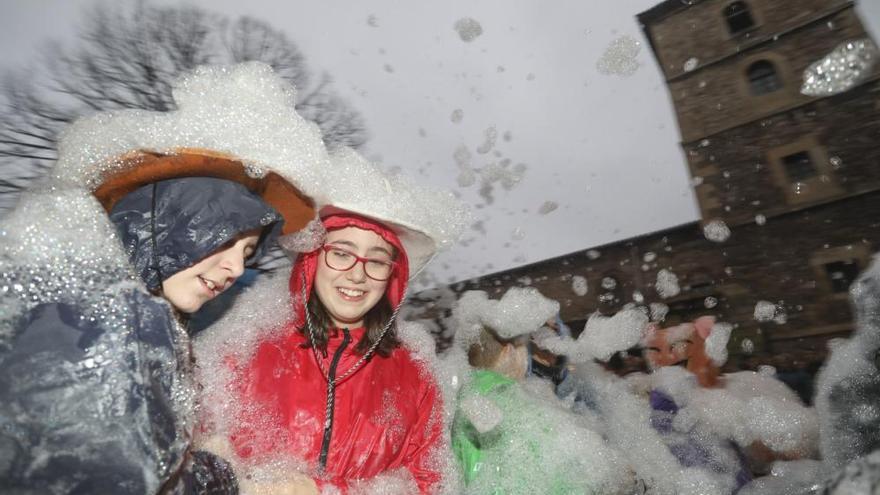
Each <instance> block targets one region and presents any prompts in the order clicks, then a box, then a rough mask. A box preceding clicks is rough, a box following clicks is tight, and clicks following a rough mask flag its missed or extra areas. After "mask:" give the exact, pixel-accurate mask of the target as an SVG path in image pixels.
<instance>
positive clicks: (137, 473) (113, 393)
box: [0, 296, 182, 495]
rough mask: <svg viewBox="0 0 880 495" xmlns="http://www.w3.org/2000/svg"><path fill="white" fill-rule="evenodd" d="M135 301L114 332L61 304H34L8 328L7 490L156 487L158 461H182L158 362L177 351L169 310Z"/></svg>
mask: <svg viewBox="0 0 880 495" xmlns="http://www.w3.org/2000/svg"><path fill="white" fill-rule="evenodd" d="M144 298H146V299H149V296H144ZM138 299H139V297H138V296H135V297H134V298H131V297H126V298H125V299H124V301H127V302H129V303H131V304H126V306H128V307H127V308H120V312H121V314H122V315H126V316H125V322H124V324H122V325H121V326H119V327H117V328H116V330H117V331H116V334H111V332H112V330H111V329H112V328H114V327H112V326H107V325H103V324H102V323H101V322H100V321H97V320H96V319H92V318H87V317H84V316H83V314H82V311H81V310H79V309H78V308H77V307H75V306H72V305H69V304H63V303H48V304H42V305H39V306H37V307H35V308H34V309H32V310H31V311H30V312H29V313H28V314H26V315H25V317H24V318H22V319H21V320H19V322H18V323H17V324H16V325H15V328H13V329H12V335H13V337H12V340H11V341H9V343H8V344H7V345H6V346H5V347H4V348H3V349H2V350H0V487H3V489H4V490H6V489H8V490H11V492H13V493H19V492H21V493H41V494H42V493H46V494H55V493H84V494H85V493H114V494H121V495H123V494H124V495H129V494H147V493H154V492H155V491H156V490H155V488H157V486H158V485H160V484H161V483H162V482H163V476H164V475H166V474H167V471H163V467H162V466H163V465H167V464H173V463H175V462H177V461H179V458H180V457H181V456H182V450H181V449H180V448H179V440H180V439H179V437H180V435H179V430H178V429H177V426H178V425H177V423H176V421H177V419H176V418H175V416H174V414H173V413H172V412H171V411H172V408H171V406H170V400H169V397H170V395H171V392H172V391H171V388H172V387H171V382H172V380H173V379H172V378H171V377H169V376H166V375H168V374H169V373H168V369H169V366H168V365H167V364H162V363H161V361H166V360H167V356H168V355H173V353H174V350H173V349H172V348H169V346H171V347H173V345H174V341H173V339H172V337H171V336H172V334H171V332H170V329H171V327H170V326H169V320H170V318H171V316H170V314H169V312H168V311H167V309H165V308H163V307H161V305H160V304H158V303H155V302H153V301H147V303H146V304H145V303H144V301H142V300H138ZM120 329H121V330H120ZM129 330H130V331H129ZM163 350H164V351H165V352H162V351H163ZM102 352H103V354H102ZM108 353H109V354H108ZM169 353H170V354H169ZM102 356H104V357H103V359H102ZM106 356H112V357H111V358H109V362H108V358H107V357H106ZM152 356H155V357H156V358H155V359H154V358H153V357H152ZM173 367H174V368H176V365H174V366H173ZM166 469H167V466H166ZM0 491H2V490H0Z"/></svg>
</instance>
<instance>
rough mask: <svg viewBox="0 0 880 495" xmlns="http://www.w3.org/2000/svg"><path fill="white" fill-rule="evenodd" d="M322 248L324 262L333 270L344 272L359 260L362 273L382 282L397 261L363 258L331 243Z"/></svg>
mask: <svg viewBox="0 0 880 495" xmlns="http://www.w3.org/2000/svg"><path fill="white" fill-rule="evenodd" d="M321 249H323V250H324V263H326V264H327V267H329V268H332V269H333V270H336V271H340V272H346V271H348V270H351V269H352V268H354V265H356V264H358V262H361V263H363V264H364V273H365V274H366V275H367V276H368V277H370V278H371V279H373V280H376V281H378V282H384V281H386V280H388V279H389V278H391V274H392V273H393V272H394V267H395V266H397V263H395V262H393V261H386V260H380V259H376V258H363V257H361V256H358V255H356V254H354V253H352V252H351V251H349V250H347V249H343V248H341V247H338V246H334V245H332V244H325V245H323V246H321Z"/></svg>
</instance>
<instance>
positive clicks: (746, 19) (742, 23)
mask: <svg viewBox="0 0 880 495" xmlns="http://www.w3.org/2000/svg"><path fill="white" fill-rule="evenodd" d="M724 18H725V20H727V29H729V30H730V34H737V33H741V32H743V31H745V30H747V29H750V28H751V27H752V26H754V25H755V20H754V19H752V14H751V12H749V6H748V5H746V3H745V2H733V3H731V4H730V5H728V6H727V7H725V8H724Z"/></svg>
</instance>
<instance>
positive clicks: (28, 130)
mask: <svg viewBox="0 0 880 495" xmlns="http://www.w3.org/2000/svg"><path fill="white" fill-rule="evenodd" d="M251 60H259V61H262V62H265V63H268V64H269V65H271V66H272V67H273V68H274V69H275V70H276V71H277V72H278V73H279V74H280V75H281V76H282V77H284V78H285V79H287V80H289V81H291V82H292V83H293V84H294V85H295V86H296V87H297V92H298V99H297V110H298V111H299V112H300V113H301V114H302V115H303V116H304V117H305V118H307V119H309V120H312V121H314V122H315V123H316V124H317V125H318V126H319V127H320V128H321V130H322V131H323V133H324V141H325V143H327V145H328V146H331V147H333V146H338V145H347V146H351V147H355V148H357V147H360V146H362V145H363V144H364V143H365V142H366V140H367V130H366V125H365V123H364V120H363V118H362V117H361V116H360V114H359V113H358V112H357V111H356V110H355V109H354V108H352V107H351V106H350V105H349V104H348V103H347V102H345V101H344V100H343V99H341V98H340V97H339V96H337V95H336V94H335V93H334V92H333V90H332V89H331V86H332V78H330V76H329V75H328V74H321V76H320V78H318V80H317V83H313V80H312V77H311V73H310V71H309V68H308V66H307V64H306V61H305V56H304V55H303V54H302V52H301V51H300V50H299V48H298V47H297V46H296V44H295V43H293V42H292V41H290V40H289V39H288V38H287V36H286V35H285V34H284V33H283V32H281V31H279V30H277V29H275V28H273V27H272V26H271V25H269V24H268V23H265V22H263V21H260V20H257V19H254V18H251V17H241V18H238V19H229V18H226V17H224V16H222V15H218V14H216V13H212V12H208V11H205V10H202V9H199V8H195V7H176V6H175V7H165V6H158V5H152V4H150V3H149V2H147V1H140V2H138V3H136V4H134V5H131V4H122V3H118V4H117V3H112V4H111V3H107V4H101V5H99V6H96V7H92V8H91V9H90V10H89V11H87V16H86V21H85V23H84V25H83V26H81V30H80V34H79V36H78V41H77V42H76V43H75V44H73V45H69V46H62V45H60V44H58V43H55V44H54V45H51V46H50V47H49V48H48V49H47V50H46V53H45V57H44V61H43V62H42V63H41V64H40V65H38V66H37V67H36V68H37V69H39V70H34V71H31V72H19V73H10V74H6V75H4V77H3V79H2V85H0V112H2V113H3V118H2V119H0V177H2V179H0V213H2V211H3V209H4V205H8V204H11V203H13V202H14V199H11V198H8V197H7V196H10V195H14V194H17V193H18V192H20V191H22V190H23V189H25V188H26V187H27V185H28V184H29V183H31V182H32V181H34V180H36V179H37V178H39V177H40V176H42V175H43V174H44V173H45V172H46V171H47V170H48V169H49V168H51V166H52V165H53V163H54V161H55V160H56V159H57V152H56V146H57V140H58V135H59V133H60V132H61V131H62V129H63V128H64V127H65V126H67V125H68V124H69V123H71V122H73V121H74V120H76V119H77V118H79V117H81V116H84V115H89V114H92V113H95V112H99V111H107V110H119V109H127V108H138V109H146V110H155V111H168V110H173V109H174V100H173V98H172V94H171V90H172V87H173V83H174V81H175V80H176V79H177V78H178V77H180V75H182V74H183V73H185V72H187V71H190V70H192V69H194V68H195V67H197V66H199V65H202V64H207V63H214V64H231V63H238V62H245V61H251ZM273 256H274V257H267V258H266V261H265V262H263V263H262V264H261V265H262V266H264V267H270V268H268V269H271V267H275V266H276V265H277V266H281V265H283V264H285V263H286V258H284V257H283V254H281V255H278V254H277V253H276V254H274V255H273Z"/></svg>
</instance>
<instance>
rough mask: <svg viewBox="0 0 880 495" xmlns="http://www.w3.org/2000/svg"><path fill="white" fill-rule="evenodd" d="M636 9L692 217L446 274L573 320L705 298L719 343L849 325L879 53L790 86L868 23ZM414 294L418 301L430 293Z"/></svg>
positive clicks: (770, 345) (870, 212)
mask: <svg viewBox="0 0 880 495" xmlns="http://www.w3.org/2000/svg"><path fill="white" fill-rule="evenodd" d="M638 19H639V22H640V23H641V25H642V27H643V29H644V31H645V34H646V36H647V38H648V40H649V42H650V45H651V48H652V50H653V53H654V55H655V57H656V59H657V61H658V63H659V65H660V67H661V69H662V73H663V76H664V77H665V79H666V83H667V86H668V88H669V93H670V96H671V98H672V102H673V105H674V107H675V112H676V116H677V119H678V123H679V128H680V131H681V136H682V142H681V146H682V148H683V150H684V153H685V156H686V157H687V166H688V168H689V170H690V173H691V176H692V177H693V178H694V184H695V186H694V189H695V194H696V196H697V200H698V203H699V206H700V211H701V220H700V222H695V223H692V224H687V225H682V226H679V227H676V228H672V229H669V230H666V231H662V232H656V233H651V234H647V235H644V236H641V237H638V238H634V239H628V240H624V241H620V242H615V243H612V244H609V245H605V246H599V247H593V248H590V249H586V250H584V251H581V252H576V253H572V254H568V255H565V256H561V257H557V258H553V259H548V260H544V261H541V262H538V263H534V264H531V265H528V266H523V267H518V268H516V269H512V270H508V271H504V272H499V273H494V274H491V275H487V276H484V277H481V278H479V279H474V280H469V281H465V282H462V283H459V284H456V285H455V286H453V287H451V289H452V290H453V291H455V292H457V293H458V292H461V291H464V290H471V289H480V290H487V291H489V292H490V294H493V293H494V294H501V293H503V292H504V291H505V290H506V289H507V288H508V287H510V286H513V285H531V286H533V287H536V288H537V289H539V290H540V291H541V292H542V293H543V294H544V295H546V296H548V297H551V298H554V299H556V300H559V301H560V302H561V304H562V317H563V319H564V320H566V321H569V322H572V323H573V324H574V327H575V328H576V329H579V328H580V327H582V322H583V321H584V320H585V319H586V318H587V316H588V315H589V314H591V313H593V312H595V311H600V312H603V313H611V312H614V311H617V310H619V309H620V308H621V307H622V306H623V305H625V304H627V303H630V302H636V303H643V304H652V303H653V304H654V305H655V308H659V307H661V306H657V305H658V304H662V305H665V306H666V307H668V313H667V317H666V322H667V323H669V324H674V323H676V322H678V321H682V320H687V319H690V318H693V317H694V316H697V315H701V314H715V315H717V316H718V318H719V319H721V320H724V321H728V322H731V323H733V324H734V325H735V330H734V332H733V335H732V338H731V344H730V345H731V351H732V352H734V353H738V352H741V351H743V350H745V351H747V352H754V353H757V354H759V355H760V354H768V353H775V352H780V351H781V350H785V351H786V352H798V351H799V350H800V351H803V352H812V356H813V357H814V359H820V358H821V355H822V353H824V349H825V346H826V342H827V340H828V339H829V338H833V337H837V336H844V335H846V334H847V333H848V332H849V331H850V330H851V329H852V319H851V314H850V310H849V305H848V300H847V287H848V285H849V282H851V281H852V280H853V278H854V277H855V276H856V274H857V273H858V271H859V270H861V269H863V268H864V267H865V266H866V265H867V263H868V261H869V258H870V256H871V254H872V253H873V252H874V251H876V250H877V249H878V246H880V229H878V226H880V146H878V145H877V143H878V142H880V64H876V66H875V67H874V69H873V71H874V72H873V73H872V74H870V75H869V76H868V77H867V78H865V79H864V80H862V81H861V83H860V84H859V85H858V86H856V87H854V88H852V89H850V90H848V91H845V92H843V93H840V94H837V95H834V96H828V97H814V96H806V95H804V94H801V84H802V75H803V73H804V70H805V69H806V68H807V67H808V66H809V65H810V64H812V63H813V62H815V61H816V60H819V59H821V58H822V57H824V56H825V55H827V54H828V53H829V52H831V51H832V50H833V49H834V48H835V47H837V46H838V45H840V44H841V43H843V42H846V41H852V40H858V39H864V38H867V37H868V34H867V33H866V32H865V30H864V28H863V26H862V24H861V22H860V21H859V18H858V16H857V14H856V11H855V9H854V3H853V2H851V1H844V0H744V1H731V0H689V1H687V2H683V1H682V0H667V1H664V2H663V3H660V4H658V5H657V6H655V7H653V8H652V9H650V10H648V11H646V12H643V13H642V14H640V15H639V16H638ZM725 229H729V231H730V234H729V236H727V235H726V232H725ZM712 231H720V234H719V235H720V238H716V241H719V240H721V239H723V240H721V242H713V241H711V240H709V239H707V236H706V232H712ZM709 237H713V236H712V235H709ZM673 276H674V277H673ZM658 277H659V282H660V283H659V284H658ZM669 278H677V284H676V283H673V282H672V281H671V280H667V279H669ZM664 280H666V283H665V284H664V283H663V282H664ZM584 282H586V293H584V290H583V289H584ZM658 285H659V286H660V289H661V290H660V291H658ZM676 286H677V287H676ZM676 288H678V289H679V290H678V291H677V293H676V291H675V290H674V289H676ZM416 299H417V301H421V302H422V303H427V304H428V305H431V304H432V301H431V299H432V295H431V294H430V293H425V294H421V295H419V296H417V297H416ZM434 303H436V301H434ZM756 307H757V313H760V317H756ZM433 315H434V316H439V314H438V313H437V312H436V311H435V312H434V313H433Z"/></svg>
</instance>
